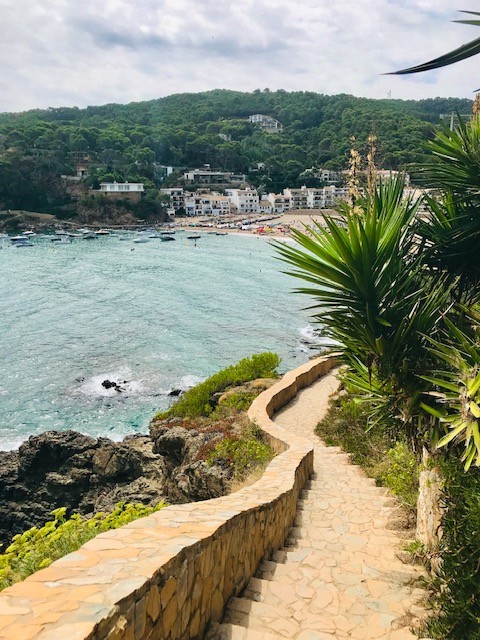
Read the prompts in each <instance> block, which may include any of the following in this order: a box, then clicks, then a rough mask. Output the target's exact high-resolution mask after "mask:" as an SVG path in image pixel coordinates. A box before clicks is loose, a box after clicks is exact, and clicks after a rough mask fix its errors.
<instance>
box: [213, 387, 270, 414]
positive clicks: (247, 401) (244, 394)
mask: <svg viewBox="0 0 480 640" xmlns="http://www.w3.org/2000/svg"><path fill="white" fill-rule="evenodd" d="M261 392H262V389H257V390H256V391H239V392H238V393H232V395H229V396H228V397H227V398H225V399H224V400H222V401H221V402H219V403H218V406H217V407H216V408H215V411H214V412H213V413H212V414H211V417H212V418H214V419H217V418H224V417H226V416H231V415H232V414H235V413H240V412H241V411H247V409H249V407H250V405H251V404H252V402H253V401H254V400H255V398H256V397H257V396H258V395H259V394H260V393H261Z"/></svg>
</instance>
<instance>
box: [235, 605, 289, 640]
mask: <svg viewBox="0 0 480 640" xmlns="http://www.w3.org/2000/svg"><path fill="white" fill-rule="evenodd" d="M223 621H224V622H229V623H231V624H234V625H238V626H241V627H246V628H248V629H254V630H256V631H264V632H268V633H272V634H275V635H276V637H280V638H293V637H294V636H295V635H297V634H298V633H300V626H299V624H298V622H297V621H296V620H294V619H293V618H292V613H291V612H290V611H288V610H287V609H286V608H285V607H279V606H278V605H272V604H269V603H267V602H254V601H253V600H250V599H248V598H232V599H231V600H230V601H229V603H228V607H227V611H226V613H225V616H224V619H223Z"/></svg>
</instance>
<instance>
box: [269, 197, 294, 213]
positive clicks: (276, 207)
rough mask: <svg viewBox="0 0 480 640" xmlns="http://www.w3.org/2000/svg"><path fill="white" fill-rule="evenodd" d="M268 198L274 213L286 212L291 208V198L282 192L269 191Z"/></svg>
mask: <svg viewBox="0 0 480 640" xmlns="http://www.w3.org/2000/svg"><path fill="white" fill-rule="evenodd" d="M267 200H268V201H269V202H270V204H271V206H272V211H273V213H285V211H288V210H289V209H290V198H288V197H287V196H285V195H283V194H281V193H269V194H268V196H267Z"/></svg>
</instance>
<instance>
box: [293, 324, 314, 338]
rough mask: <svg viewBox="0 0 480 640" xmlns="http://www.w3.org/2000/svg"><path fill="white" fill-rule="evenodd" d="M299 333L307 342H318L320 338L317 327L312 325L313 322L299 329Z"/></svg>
mask: <svg viewBox="0 0 480 640" xmlns="http://www.w3.org/2000/svg"><path fill="white" fill-rule="evenodd" d="M298 333H299V334H300V335H301V336H302V340H303V341H305V342H317V341H318V339H319V336H318V333H317V329H315V328H314V327H312V325H311V324H307V326H306V327H302V328H301V329H299V330H298Z"/></svg>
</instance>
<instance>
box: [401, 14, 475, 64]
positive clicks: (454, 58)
mask: <svg viewBox="0 0 480 640" xmlns="http://www.w3.org/2000/svg"><path fill="white" fill-rule="evenodd" d="M461 13H468V14H470V15H473V16H480V13H477V12H475V11H461ZM454 22H457V23H460V24H471V25H473V26H476V27H480V20H454ZM477 53H480V38H476V39H475V40H472V41H471V42H468V43H467V44H463V45H462V46H461V47H458V49H455V50H454V51H450V52H449V53H446V54H445V55H443V56H440V57H439V58H435V59H434V60H430V61H429V62H424V63H423V64H419V65H417V66H415V67H409V68H408V69H402V70H401V71H394V72H393V74H389V75H406V74H409V73H420V72H422V71H432V70H433V69H440V67H446V66H448V65H450V64H454V63H455V62H460V61H461V60H466V59H467V58H470V57H471V56H475V55H477Z"/></svg>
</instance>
